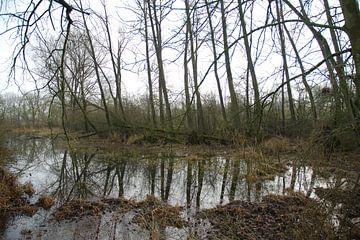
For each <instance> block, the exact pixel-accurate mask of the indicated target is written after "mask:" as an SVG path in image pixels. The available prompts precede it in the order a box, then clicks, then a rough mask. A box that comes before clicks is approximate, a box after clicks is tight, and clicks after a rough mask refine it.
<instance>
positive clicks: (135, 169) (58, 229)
mask: <svg viewBox="0 0 360 240" xmlns="http://www.w3.org/2000/svg"><path fill="white" fill-rule="evenodd" d="M8 145H9V146H10V148H12V149H15V150H16V153H17V155H16V158H15V160H14V161H13V162H12V163H10V164H9V166H8V167H9V169H10V170H11V171H12V172H13V173H14V174H16V175H17V176H18V179H19V181H20V183H27V182H31V183H32V184H33V186H34V188H35V190H36V194H35V195H34V196H33V197H32V198H31V199H30V201H31V202H33V203H35V202H36V201H37V200H38V198H39V196H41V195H43V194H47V195H51V196H53V197H54V198H55V200H56V204H55V206H54V207H53V208H52V210H50V211H45V210H39V211H38V212H37V213H36V214H35V215H34V216H33V217H26V216H18V217H15V218H14V219H12V220H11V221H10V222H9V223H8V226H7V228H6V230H5V238H6V239H149V238H150V233H149V231H147V230H146V229H143V228H141V227H140V226H138V225H136V224H132V223H131V219H132V217H133V216H134V213H133V212H128V213H125V214H123V215H122V216H121V218H119V216H115V215H114V214H113V213H109V212H105V213H104V214H103V215H102V216H98V217H85V218H79V219H77V220H76V221H61V222H57V221H54V220H51V218H52V215H51V214H52V212H53V210H54V209H55V208H56V207H57V206H60V205H62V204H63V203H65V202H66V201H69V200H72V199H78V198H81V199H88V200H96V199H99V198H103V197H105V198H115V197H124V198H126V199H134V200H143V199H145V198H146V196H147V195H155V196H156V197H157V198H159V199H162V200H163V201H165V202H167V203H169V204H171V205H174V206H175V205H176V206H177V205H179V206H186V207H187V208H186V209H187V211H184V213H183V214H184V218H189V217H191V215H192V214H193V213H194V212H196V211H198V210H201V209H205V208H212V207H216V206H217V205H220V204H226V203H228V202H229V201H232V200H246V201H259V200H261V197H262V196H265V195H268V194H285V193H286V191H288V190H289V189H291V190H293V191H301V192H303V193H305V194H306V195H308V196H314V193H313V189H314V188H315V187H318V186H322V187H326V186H327V185H329V184H330V185H331V184H332V181H331V179H322V178H319V177H317V176H316V174H315V173H314V171H313V170H312V169H311V168H309V167H307V166H299V165H293V164H290V163H289V164H288V166H287V170H286V171H285V172H283V173H281V174H278V175H275V176H273V177H271V178H266V179H254V178H251V177H249V175H251V173H252V172H254V171H255V170H256V169H254V168H256V164H253V163H252V162H251V161H247V160H246V159H233V158H232V157H229V156H228V155H227V154H225V153H222V152H219V153H218V154H215V155H212V156H207V157H202V158H190V157H189V155H190V154H187V153H186V151H185V154H184V152H182V153H181V154H180V153H178V152H177V151H176V150H173V149H171V148H167V147H164V148H167V149H164V150H163V151H159V152H158V153H157V154H147V153H146V151H144V153H142V152H141V151H140V152H139V151H138V150H137V151H136V153H134V152H132V151H129V150H128V149H127V150H126V151H125V150H124V149H122V148H123V147H119V148H118V149H117V150H116V148H115V150H111V151H106V150H104V149H102V148H101V147H99V146H94V145H89V146H85V147H84V146H82V147H79V148H72V149H71V150H70V149H69V148H68V147H67V145H66V144H64V143H63V142H62V143H61V141H52V140H50V139H45V138H37V139H29V138H27V137H16V138H13V139H10V140H9V141H8ZM314 197H315V196H314ZM190 228H191V227H187V228H184V229H176V228H172V227H167V228H166V229H165V230H164V231H165V233H164V235H165V236H166V237H165V238H166V239H186V238H187V237H189V234H190V233H189V232H191V229H190ZM196 228H198V226H197V227H196ZM24 230H31V234H30V235H28V236H24V234H22V233H21V232H23V233H24Z"/></svg>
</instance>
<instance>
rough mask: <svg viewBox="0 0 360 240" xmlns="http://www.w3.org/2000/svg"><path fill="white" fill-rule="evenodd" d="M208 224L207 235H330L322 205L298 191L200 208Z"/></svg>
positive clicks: (262, 237)
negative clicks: (256, 201)
mask: <svg viewBox="0 0 360 240" xmlns="http://www.w3.org/2000/svg"><path fill="white" fill-rule="evenodd" d="M198 217H199V218H200V219H203V220H207V221H209V222H210V224H211V230H210V234H209V239H249V240H250V239H304V236H307V237H306V238H307V239H321V238H323V239H334V238H335V231H334V227H333V226H332V224H331V222H330V218H329V217H328V216H327V215H326V213H325V211H324V209H322V207H321V205H320V204H318V203H317V202H316V201H315V200H313V199H309V198H306V197H305V196H304V195H302V194H293V195H289V196H276V195H268V196H265V197H264V198H263V200H262V201H261V202H259V203H250V202H245V201H233V202H231V203H229V204H227V205H224V206H219V207H217V208H214V209H208V210H204V211H202V212H201V213H200V214H199V216H198Z"/></svg>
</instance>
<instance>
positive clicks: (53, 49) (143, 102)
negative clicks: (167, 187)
mask: <svg viewBox="0 0 360 240" xmlns="http://www.w3.org/2000/svg"><path fill="white" fill-rule="evenodd" d="M14 4H18V3H14ZM3 5H4V3H3V2H2V7H1V10H2V12H3V13H2V14H1V18H3V19H7V21H9V22H10V23H13V27H11V24H9V25H8V27H7V28H6V30H5V31H4V32H3V33H2V34H3V35H6V34H8V33H9V32H11V31H17V32H16V34H15V35H16V37H18V39H19V45H18V46H17V48H15V51H14V61H13V66H12V67H13V68H12V73H13V75H12V76H13V77H15V78H16V74H15V72H16V65H17V63H19V62H20V63H22V66H23V67H28V68H29V64H27V61H26V59H27V58H29V55H32V56H31V58H32V61H33V62H34V63H35V64H33V65H35V66H34V67H32V68H31V69H29V71H30V72H31V74H30V75H31V76H32V79H33V81H34V82H35V83H36V86H37V90H36V91H35V92H36V94H34V95H32V96H36V95H38V96H41V97H40V98H44V96H46V97H47V99H48V105H47V106H48V107H49V108H48V110H47V114H48V118H49V119H50V120H48V122H53V123H56V124H59V125H61V126H62V127H63V128H64V130H66V129H75V130H81V131H85V132H89V133H91V132H95V133H96V132H99V131H103V130H105V131H117V130H118V131H120V132H121V131H125V130H124V129H128V128H132V129H147V130H161V131H164V132H168V133H171V134H176V133H180V132H181V133H189V134H190V135H191V134H192V135H193V136H194V135H195V138H196V139H197V140H201V138H202V137H203V136H205V135H217V134H220V135H221V134H229V135H231V134H234V133H241V134H246V135H248V136H252V137H256V138H258V137H262V136H264V135H268V134H282V135H292V134H294V135H295V134H299V133H304V132H308V131H310V130H311V129H312V128H313V127H314V126H315V125H316V124H317V123H319V125H326V126H329V127H330V128H337V127H341V126H344V125H346V126H350V128H352V129H354V130H355V131H357V132H359V130H360V126H359V117H360V36H359V34H358V31H357V27H356V26H359V25H360V11H359V5H358V2H357V1H356V0H345V1H339V2H338V1H329V0H321V1H301V0H299V1H295V0H294V1H292V0H283V1H281V0H273V1H268V2H266V3H264V2H259V1H242V0H238V1H223V0H221V1H208V0H203V1H197V0H196V1H195V0H183V1H179V0H168V1H156V0H135V1H131V2H129V3H126V4H123V5H122V6H121V7H119V8H117V9H116V10H114V8H113V7H112V6H111V5H110V4H109V3H108V2H106V1H100V2H99V3H98V4H97V5H96V7H94V6H95V5H94V4H93V5H91V4H90V3H88V2H85V1H81V0H77V1H72V2H70V1H69V2H66V1H62V0H56V1H31V3H30V4H29V5H25V8H24V9H25V10H24V11H19V10H18V11H13V12H12V11H11V9H15V8H11V6H8V7H5V6H3ZM18 9H21V8H18ZM43 9H45V10H43ZM42 11H43V12H42ZM125 13H127V14H128V15H126V17H122V14H123V15H125ZM114 14H118V17H116V16H114ZM124 18H125V19H124ZM126 18H127V19H126ZM49 20H50V21H49ZM56 21H59V22H60V27H58V25H56ZM46 26H47V27H46ZM116 28H118V29H120V30H118V31H116V30H115V29H116ZM43 29H47V30H46V31H50V32H51V34H44V31H43ZM49 29H50V30H49ZM51 29H52V30H51ZM30 44H31V45H30ZM174 66H177V67H178V69H180V70H178V72H177V75H176V76H174V74H173V73H171V71H169V69H171V68H173V67H174ZM129 72H132V73H133V74H134V73H137V74H138V76H139V77H141V78H142V79H143V80H144V81H143V85H144V91H143V92H142V93H141V95H138V96H135V95H131V94H130V93H127V92H126V91H125V90H124V88H126V83H128V82H127V81H126V78H127V77H128V76H129V75H128V73H129ZM179 72H181V75H182V76H178V73H179ZM124 78H125V79H124ZM174 81H176V82H177V85H179V84H178V82H179V81H181V82H182V84H180V85H181V87H180V89H175V88H172V87H171V86H172V85H173V84H174ZM210 81H212V82H213V83H215V85H214V86H216V88H215V89H213V90H212V91H211V92H209V91H207V89H206V87H205V85H206V84H207V83H208V82H210ZM35 99H36V97H35ZM3 106H5V105H3ZM30 109H31V107H30ZM29 111H31V110H29Z"/></svg>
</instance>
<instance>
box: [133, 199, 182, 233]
mask: <svg viewBox="0 0 360 240" xmlns="http://www.w3.org/2000/svg"><path fill="white" fill-rule="evenodd" d="M136 207H137V209H139V210H140V213H138V214H137V215H136V216H135V217H134V218H133V222H135V223H137V224H139V225H141V226H143V227H145V228H146V229H149V230H151V231H155V229H156V228H157V227H159V228H165V227H167V226H172V227H177V228H183V227H184V226H187V222H186V221H185V220H183V219H182V218H181V217H180V211H181V210H182V208H181V207H178V206H171V205H169V204H166V203H164V202H162V201H161V200H159V199H157V198H155V197H154V196H151V195H149V196H147V198H146V199H145V200H144V201H141V202H139V203H138V204H136Z"/></svg>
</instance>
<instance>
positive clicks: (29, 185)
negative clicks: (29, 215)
mask: <svg viewBox="0 0 360 240" xmlns="http://www.w3.org/2000/svg"><path fill="white" fill-rule="evenodd" d="M23 191H24V193H25V194H27V195H28V196H29V197H32V195H34V193H35V188H34V186H33V184H32V183H31V182H27V183H25V184H24V185H23Z"/></svg>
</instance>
